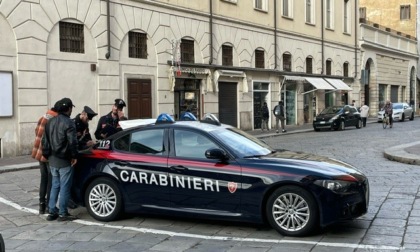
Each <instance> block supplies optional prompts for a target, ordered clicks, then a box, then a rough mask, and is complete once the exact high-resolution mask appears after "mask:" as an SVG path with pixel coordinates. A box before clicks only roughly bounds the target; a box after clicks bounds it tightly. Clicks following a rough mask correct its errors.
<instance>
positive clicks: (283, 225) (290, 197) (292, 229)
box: [266, 186, 319, 236]
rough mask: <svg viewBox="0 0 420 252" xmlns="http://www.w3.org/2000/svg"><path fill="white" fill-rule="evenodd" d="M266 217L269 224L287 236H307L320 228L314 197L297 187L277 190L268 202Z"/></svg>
mask: <svg viewBox="0 0 420 252" xmlns="http://www.w3.org/2000/svg"><path fill="white" fill-rule="evenodd" d="M266 216H267V220H268V222H269V224H270V225H271V226H272V227H273V228H274V229H275V230H276V231H277V232H279V233H280V234H282V235H285V236H305V235H308V234H311V233H313V232H314V231H315V230H316V229H317V228H318V226H319V224H318V223H319V210H318V206H317V204H316V201H315V199H314V197H313V196H312V195H311V194H310V193H309V192H308V191H306V190H305V189H303V188H301V187H297V186H283V187H280V188H278V189H276V190H275V191H274V192H273V193H272V194H271V195H270V197H269V198H268V200H267V205H266ZM297 217H298V218H297Z"/></svg>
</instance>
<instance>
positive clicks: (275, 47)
mask: <svg viewBox="0 0 420 252" xmlns="http://www.w3.org/2000/svg"><path fill="white" fill-rule="evenodd" d="M274 69H277V1H274Z"/></svg>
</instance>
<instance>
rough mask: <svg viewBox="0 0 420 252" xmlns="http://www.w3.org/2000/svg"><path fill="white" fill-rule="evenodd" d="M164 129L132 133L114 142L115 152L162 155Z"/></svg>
mask: <svg viewBox="0 0 420 252" xmlns="http://www.w3.org/2000/svg"><path fill="white" fill-rule="evenodd" d="M163 137H164V129H153V130H144V131H137V132H133V133H131V134H130V135H127V136H124V137H122V138H120V139H118V140H117V141H115V143H114V146H115V148H116V149H117V150H122V151H128V152H132V153H140V154H153V155H162V153H163V152H164V150H165V148H164V141H163Z"/></svg>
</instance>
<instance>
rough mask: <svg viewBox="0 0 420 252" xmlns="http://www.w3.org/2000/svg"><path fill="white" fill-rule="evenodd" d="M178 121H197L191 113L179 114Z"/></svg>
mask: <svg viewBox="0 0 420 252" xmlns="http://www.w3.org/2000/svg"><path fill="white" fill-rule="evenodd" d="M179 120H180V121H197V117H195V115H193V114H192V113H191V112H185V113H182V114H181V118H180V119H179Z"/></svg>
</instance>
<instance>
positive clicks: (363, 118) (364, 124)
mask: <svg viewBox="0 0 420 252" xmlns="http://www.w3.org/2000/svg"><path fill="white" fill-rule="evenodd" d="M366 121H367V117H362V123H363V127H366Z"/></svg>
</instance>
